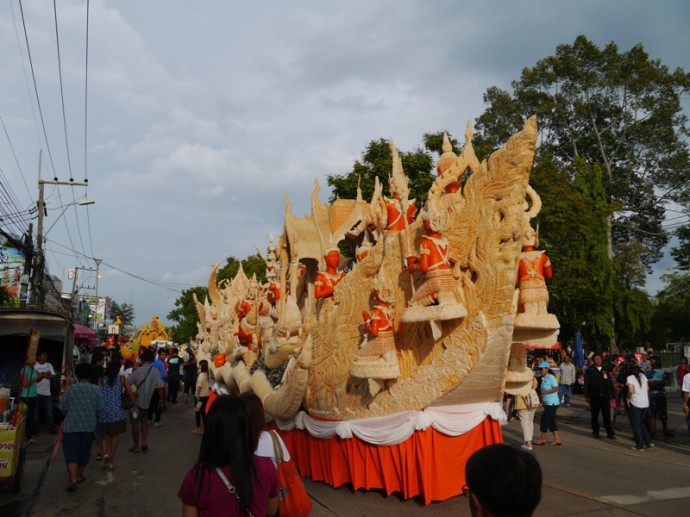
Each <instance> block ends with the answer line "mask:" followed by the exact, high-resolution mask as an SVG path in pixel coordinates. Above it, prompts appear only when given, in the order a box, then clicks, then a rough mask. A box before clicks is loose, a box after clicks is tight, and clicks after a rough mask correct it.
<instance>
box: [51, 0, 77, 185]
mask: <svg viewBox="0 0 690 517" xmlns="http://www.w3.org/2000/svg"><path fill="white" fill-rule="evenodd" d="M53 18H54V19H55V46H56V48H57V61H58V78H59V80H60V102H61V103H62V127H63V132H64V134H65V149H66V151H67V167H68V169H69V180H70V181H74V174H73V173H72V159H71V157H70V152H69V140H68V137H67V114H66V113H65V89H64V85H63V82H62V57H61V55H60V34H59V31H58V19H57V5H56V2H55V0H53Z"/></svg>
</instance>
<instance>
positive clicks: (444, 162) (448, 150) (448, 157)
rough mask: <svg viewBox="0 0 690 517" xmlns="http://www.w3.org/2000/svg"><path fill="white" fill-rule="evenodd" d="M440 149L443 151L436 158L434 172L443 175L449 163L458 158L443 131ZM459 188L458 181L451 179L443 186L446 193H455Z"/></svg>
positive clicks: (449, 165)
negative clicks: (436, 162)
mask: <svg viewBox="0 0 690 517" xmlns="http://www.w3.org/2000/svg"><path fill="white" fill-rule="evenodd" d="M442 149H443V153H442V154H441V157H440V158H439V160H438V165H437V166H436V172H438V175H439V176H443V174H444V173H445V172H446V171H447V170H449V169H450V167H451V165H453V164H454V163H455V162H456V161H457V160H458V156H457V155H456V154H455V153H454V152H453V147H452V146H451V145H450V140H448V134H447V133H446V132H445V131H444V132H443V146H442ZM459 190H460V182H459V181H453V182H451V183H449V184H448V186H447V187H446V188H445V192H446V194H455V193H456V192H458V191H459Z"/></svg>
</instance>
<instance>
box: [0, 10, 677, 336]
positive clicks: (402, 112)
mask: <svg viewBox="0 0 690 517" xmlns="http://www.w3.org/2000/svg"><path fill="white" fill-rule="evenodd" d="M22 7H23V10H24V23H25V25H26V31H27V35H28V41H29V47H30V53H31V62H32V63H33V72H34V74H35V81H36V86H37V89H38V95H39V101H40V111H41V112H42V115H43V119H42V120H41V118H40V116H39V107H38V104H37V102H36V96H35V92H34V86H33V76H32V71H31V65H30V63H29V59H28V52H27V48H26V42H25V40H24V29H23V22H22V18H21V10H20V4H19V2H18V0H2V2H1V3H0V63H2V72H1V73H0V92H1V93H2V95H1V96H0V116H2V120H3V122H4V126H5V127H4V128H3V130H2V132H0V169H1V170H2V172H3V173H4V176H5V178H6V179H7V180H8V182H9V184H10V185H11V187H12V190H13V191H14V193H15V195H16V197H17V202H18V206H19V207H20V208H22V209H25V208H27V207H30V206H31V205H32V203H35V200H36V198H37V197H38V187H37V180H38V174H37V170H38V160H39V159H38V156H39V150H40V149H42V150H43V159H42V173H41V174H42V177H43V179H52V178H53V177H54V176H57V177H58V178H59V179H60V180H62V181H67V180H69V178H70V175H71V176H72V177H73V178H74V180H75V181H83V180H84V178H85V176H87V177H88V183H89V187H88V191H87V192H85V189H84V188H81V187H74V188H70V187H61V188H60V190H59V193H60V196H61V199H62V204H63V205H64V204H65V203H70V202H73V201H74V200H77V199H80V198H83V197H84V196H85V195H88V198H89V199H93V200H95V204H94V205H91V206H88V207H77V206H72V207H70V208H68V209H67V211H66V212H65V214H64V216H63V217H62V218H59V215H60V212H61V209H60V206H61V200H60V198H59V197H58V192H57V191H56V189H55V188H54V187H46V197H47V199H48V210H49V215H48V218H46V221H45V225H46V228H49V227H50V226H51V225H52V224H53V223H54V222H56V221H57V223H56V224H55V226H54V227H53V228H52V229H50V231H49V232H48V234H47V240H48V243H47V250H48V254H47V259H48V264H49V268H50V271H51V273H52V274H55V275H57V276H58V277H61V278H62V279H63V280H64V281H65V285H66V286H67V287H71V280H70V281H68V280H67V270H68V269H69V268H73V267H87V268H88V267H95V262H94V261H93V260H89V259H87V258H85V257H95V258H98V259H102V260H103V264H102V265H101V267H100V273H101V275H102V278H101V280H100V283H99V294H100V295H101V296H111V297H112V298H114V299H115V300H116V301H118V302H119V303H131V304H133V305H134V307H135V310H136V321H137V323H138V324H140V323H141V322H143V321H147V320H148V319H150V318H151V316H153V314H158V316H159V317H161V319H163V320H165V319H166V316H167V314H168V313H169V312H170V311H171V310H172V309H173V306H174V301H175V299H176V298H177V297H178V296H179V291H180V290H181V289H183V288H188V287H192V286H195V285H205V284H206V281H207V278H208V274H209V271H210V263H211V262H212V261H214V262H218V261H222V260H224V259H225V258H226V257H228V256H234V257H236V258H239V259H242V258H245V257H246V256H248V255H251V254H253V253H255V248H256V246H259V247H260V248H261V249H265V247H266V244H267V241H268V235H269V234H270V233H271V232H273V233H274V234H275V235H276V236H278V235H279V234H280V232H281V230H282V223H283V214H284V204H283V194H284V193H285V194H287V196H288V197H289V198H290V200H291V202H292V205H293V213H294V214H295V215H298V216H304V215H308V214H309V212H310V205H309V196H310V194H311V191H312V188H313V182H314V179H315V178H318V179H319V181H320V183H321V186H322V193H321V198H322V200H323V201H326V200H327V198H328V195H329V191H328V188H327V186H326V183H325V176H326V175H327V174H333V173H343V172H346V171H347V170H349V169H350V168H351V166H352V163H353V162H354V160H356V159H358V158H359V157H360V156H361V153H362V151H363V150H364V148H365V147H366V145H367V144H368V143H369V142H370V141H371V140H374V139H378V138H392V139H394V140H395V142H396V144H397V145H398V147H399V148H400V149H401V150H403V151H410V150H413V149H414V148H416V147H418V146H420V145H421V141H422V135H423V134H424V133H425V132H434V131H440V130H442V129H448V130H449V131H451V132H452V133H454V134H455V135H458V136H460V135H462V134H463V133H464V128H465V125H466V123H467V121H468V120H474V119H475V118H476V117H478V116H479V115H480V114H481V113H482V111H483V110H484V108H485V106H484V104H483V102H482V94H483V92H484V91H485V90H486V89H487V88H489V87H491V86H499V87H501V88H505V89H508V88H509V86H510V81H511V80H513V79H516V78H518V77H519V74H520V71H521V69H522V68H524V67H531V66H533V65H534V64H535V63H536V61H537V60H539V59H541V58H544V57H546V56H550V55H553V54H554V52H555V49H556V46H557V45H559V44H562V43H567V44H572V43H573V41H574V40H575V38H576V37H577V36H578V35H579V34H584V35H585V36H587V37H588V38H589V39H591V40H592V41H593V42H594V43H596V44H597V45H599V46H600V47H601V46H603V45H605V44H606V43H608V42H610V41H615V42H616V43H617V44H618V45H619V49H620V50H621V51H627V50H628V49H629V48H630V47H632V46H633V45H635V44H638V43H642V44H643V45H644V47H645V50H646V51H647V52H648V54H649V55H650V56H651V57H652V58H659V59H660V60H661V61H662V62H663V63H665V64H666V65H668V66H669V67H671V68H675V67H682V68H684V69H685V70H686V71H687V70H690V52H689V51H688V49H690V29H688V26H689V25H690V2H688V1H687V0H667V1H663V2H661V1H658V2H654V1H650V0H646V1H641V0H607V1H586V0H579V1H572V0H522V1H519V2H517V1H508V0H505V1H500V2H499V1H486V2H462V1H451V0H446V1H431V0H418V1H405V0H396V1H393V0H383V1H372V0H362V1H359V0H357V1H347V2H328V1H324V0H320V1H297V0H296V1H292V2H287V1H260V2H230V1H227V0H205V1H197V2H193V1H190V0H184V1H182V0H118V1H114V0H111V1H103V0H92V1H91V2H90V16H89V49H88V50H89V59H88V82H87V80H86V76H85V72H86V60H85V41H86V4H85V2H84V1H83V0H81V1H77V0H60V1H59V2H57V20H58V37H59V42H60V56H61V61H60V63H61V65H62V66H61V68H62V70H61V75H62V86H63V93H62V94H61V90H60V70H59V68H58V58H57V46H56V31H55V18H54V14H53V2H51V1H49V0H30V1H26V0H25V1H24V2H23V3H22ZM85 84H88V102H87V104H86V106H87V108H86V110H85ZM61 95H62V96H64V106H65V114H66V117H65V119H63V115H62V101H61ZM685 104H686V106H687V105H688V102H687V100H686V102H685ZM85 111H86V114H85ZM85 124H86V131H85ZM43 125H45V132H46V134H47V137H48V138H47V140H48V143H47V144H46V141H45V138H44V136H43ZM65 126H66V128H67V138H65V131H64V127H65ZM5 130H6V132H7V134H5ZM7 136H9V138H7ZM66 140H67V143H66ZM68 148H69V158H68V153H67V149H68ZM48 150H49V151H50V152H48ZM15 157H16V159H15ZM85 162H86V164H87V166H86V168H85ZM70 165H71V171H72V172H71V173H70ZM85 170H86V172H85ZM72 191H74V193H73V192H72ZM73 195H74V197H72V196H73ZM77 212H78V214H79V219H78V223H77V220H76V216H75V213H77ZM34 223H35V221H34ZM66 226H69V235H68V233H67V231H66V229H65V227H66ZM72 250H76V252H77V253H76V254H75V252H74V251H72ZM672 266H673V262H672V261H671V260H670V259H666V260H664V261H662V262H661V263H659V264H657V266H656V267H657V269H658V270H659V271H664V270H666V269H668V268H669V267H672ZM556 274H558V273H557V272H556ZM134 276H136V277H141V278H142V279H145V280H149V281H151V282H153V283H150V282H147V281H145V280H142V279H137V278H134ZM87 283H89V282H88V280H87ZM91 283H92V284H93V282H91ZM155 284H159V285H160V284H162V285H164V286H166V287H167V288H164V287H160V286H159V285H155ZM658 286H659V282H658V280H655V279H654V278H652V280H651V281H650V283H649V286H648V288H649V290H650V291H651V292H655V290H656V288H658ZM91 287H94V286H93V285H91ZM176 291H177V292H176ZM91 293H93V292H91Z"/></svg>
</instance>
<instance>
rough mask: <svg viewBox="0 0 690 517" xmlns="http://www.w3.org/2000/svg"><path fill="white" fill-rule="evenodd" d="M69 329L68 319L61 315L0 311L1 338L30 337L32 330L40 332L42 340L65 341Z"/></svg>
mask: <svg viewBox="0 0 690 517" xmlns="http://www.w3.org/2000/svg"><path fill="white" fill-rule="evenodd" d="M68 327H69V322H68V320H67V318H66V317H65V316H63V315H60V314H55V313H50V312H42V311H32V310H21V309H16V310H8V311H0V336H11V335H25V336H28V335H29V333H30V332H31V331H32V330H38V331H39V332H40V333H41V338H42V339H52V340H56V341H64V339H65V337H66V335H67V329H68Z"/></svg>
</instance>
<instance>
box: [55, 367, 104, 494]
mask: <svg viewBox="0 0 690 517" xmlns="http://www.w3.org/2000/svg"><path fill="white" fill-rule="evenodd" d="M75 373H76V374H77V379H79V382H78V383H77V384H73V385H72V386H70V387H68V388H67V389H66V390H65V394H64V395H63V397H62V400H61V401H60V409H61V410H62V411H64V412H65V422H64V426H63V434H62V449H63V451H64V453H65V462H66V463H67V472H68V475H69V484H68V485H67V491H68V492H75V491H76V490H77V483H81V482H83V481H86V478H85V477H84V470H86V466H87V465H88V463H89V459H90V455H91V442H92V441H93V439H94V431H95V430H96V426H97V425H98V411H100V410H101V409H102V408H103V395H101V390H100V389H98V386H96V385H95V384H93V383H91V382H89V381H90V380H91V376H92V375H93V371H92V367H91V365H90V364H86V363H80V364H78V365H77V367H76V370H75Z"/></svg>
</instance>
